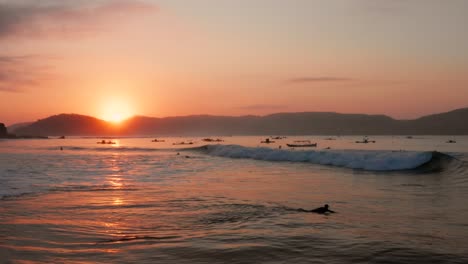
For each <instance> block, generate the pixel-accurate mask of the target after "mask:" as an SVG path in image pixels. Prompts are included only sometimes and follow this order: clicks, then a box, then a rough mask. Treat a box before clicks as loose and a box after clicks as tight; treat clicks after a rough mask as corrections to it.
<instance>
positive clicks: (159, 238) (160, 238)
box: [97, 236, 179, 244]
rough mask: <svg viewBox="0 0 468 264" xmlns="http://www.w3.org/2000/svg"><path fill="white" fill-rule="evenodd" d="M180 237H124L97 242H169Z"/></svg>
mask: <svg viewBox="0 0 468 264" xmlns="http://www.w3.org/2000/svg"><path fill="white" fill-rule="evenodd" d="M176 238H179V236H161V237H154V236H123V237H118V238H114V239H107V240H102V241H99V242H97V243H98V244H99V243H118V242H127V241H135V240H169V239H176Z"/></svg>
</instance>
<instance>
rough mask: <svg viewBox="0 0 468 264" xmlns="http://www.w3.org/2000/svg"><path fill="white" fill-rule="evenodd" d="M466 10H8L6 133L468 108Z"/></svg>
mask: <svg viewBox="0 0 468 264" xmlns="http://www.w3.org/2000/svg"><path fill="white" fill-rule="evenodd" d="M467 24H468V2H467V1H462V0H453V1H438V0H424V1H422V0H413V1H383V0H355V1H344V0H331V1H328V0H327V1H325V0H323V1H321V0H292V1H280V0H268V1H267V0H256V1H227V0H226V1H223V0H197V1H182V0H161V1H156V0H154V1H152V0H139V1H136V0H135V1H132V0H114V1H106V0H101V1H88V0H78V1H71V0H69V1H67V0H65V1H58V0H45V1H33V0H22V1H13V0H7V1H5V0H0V47H1V49H0V98H1V103H0V122H4V123H6V124H7V125H11V124H13V123H15V122H23V121H34V120H36V119H38V118H44V117H47V116H49V115H53V114H58V113H79V114H86V115H92V116H96V117H98V118H103V119H108V120H110V119H118V118H123V117H126V116H129V115H134V114H138V115H147V116H174V115H190V114H214V115H243V114H267V113H274V112H292V111H336V112H343V113H369V114H387V115H390V116H392V117H396V118H414V117H418V116H421V115H425V114H430V113H435V112H443V111H448V110H452V109H455V108H461V107H467V106H468V103H467V102H468V52H467V51H466V47H468V34H466V29H465V28H464V25H467Z"/></svg>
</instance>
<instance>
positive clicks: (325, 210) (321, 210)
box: [297, 204, 335, 214]
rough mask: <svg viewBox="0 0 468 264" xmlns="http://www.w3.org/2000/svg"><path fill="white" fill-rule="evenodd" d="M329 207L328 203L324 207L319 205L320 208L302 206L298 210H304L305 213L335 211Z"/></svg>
mask: <svg viewBox="0 0 468 264" xmlns="http://www.w3.org/2000/svg"><path fill="white" fill-rule="evenodd" d="M328 208H329V206H328V204H325V205H324V206H322V207H318V208H315V209H312V210H305V209H302V208H299V209H297V210H298V211H299V212H304V213H317V214H327V213H335V211H332V210H330V209H328Z"/></svg>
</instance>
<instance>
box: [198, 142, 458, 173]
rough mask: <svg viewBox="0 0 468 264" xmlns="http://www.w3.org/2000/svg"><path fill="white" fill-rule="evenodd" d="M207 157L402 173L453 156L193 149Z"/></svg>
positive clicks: (429, 166)
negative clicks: (300, 163) (304, 163)
mask: <svg viewBox="0 0 468 264" xmlns="http://www.w3.org/2000/svg"><path fill="white" fill-rule="evenodd" d="M191 150H195V151H202V152H204V153H206V154H208V155H212V156H219V157H227V158H244V159H254V160H265V161H289V162H309V163H313V164H320V165H330V166H337V167H344V168H350V169H361V170H367V171H402V170H413V169H418V168H421V169H425V170H434V169H440V168H441V167H443V166H441V165H443V163H447V162H448V161H451V160H453V157H451V156H449V155H446V154H443V153H440V152H415V151H372V150H326V151H325V150H323V151H315V150H309V151H293V150H282V149H271V148H253V147H244V146H239V145H206V146H202V147H197V148H192V149H191Z"/></svg>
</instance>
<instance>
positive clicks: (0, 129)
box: [0, 123, 47, 139]
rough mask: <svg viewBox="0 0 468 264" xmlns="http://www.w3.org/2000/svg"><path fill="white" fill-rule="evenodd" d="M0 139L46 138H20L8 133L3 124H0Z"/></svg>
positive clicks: (29, 136)
mask: <svg viewBox="0 0 468 264" xmlns="http://www.w3.org/2000/svg"><path fill="white" fill-rule="evenodd" d="M0 138H12V139H15V138H18V139H19V138H23V139H24V138H47V136H32V135H22V136H17V135H15V134H11V133H8V130H7V128H6V126H5V124H3V123H0Z"/></svg>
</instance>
